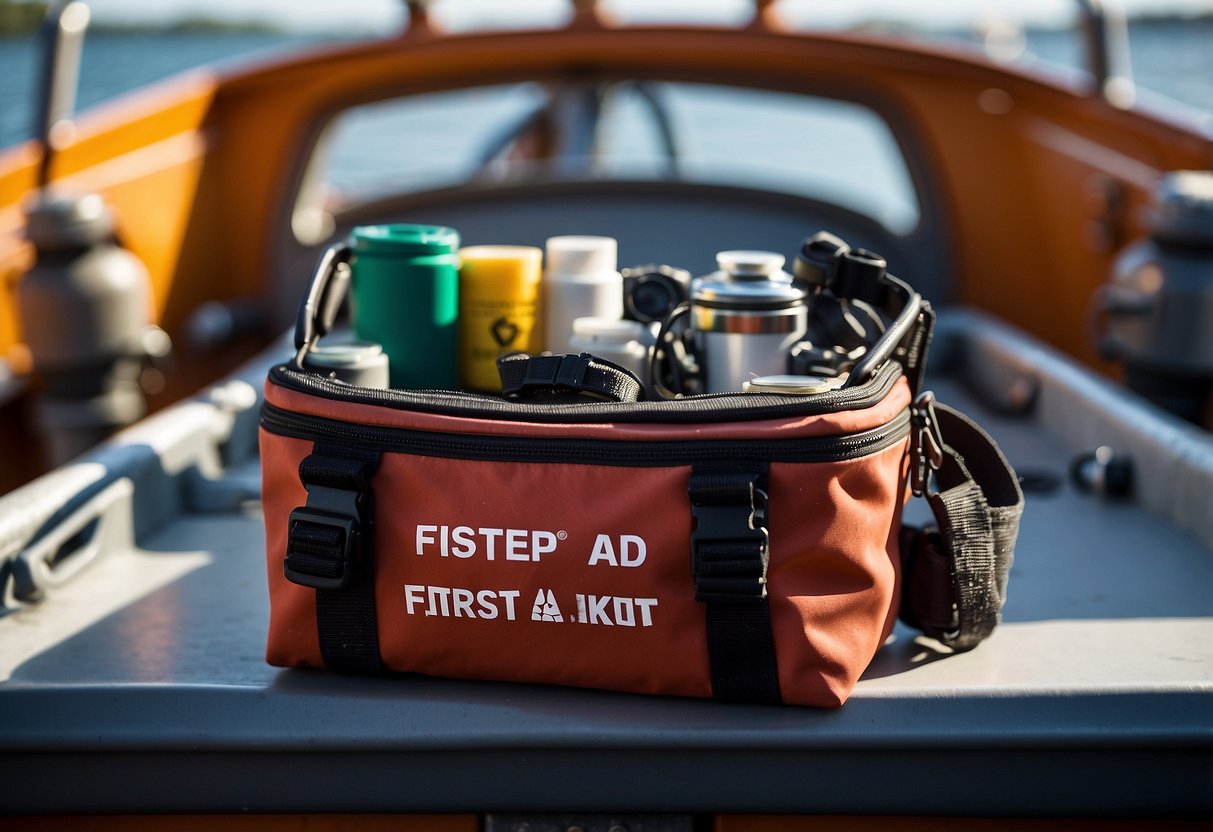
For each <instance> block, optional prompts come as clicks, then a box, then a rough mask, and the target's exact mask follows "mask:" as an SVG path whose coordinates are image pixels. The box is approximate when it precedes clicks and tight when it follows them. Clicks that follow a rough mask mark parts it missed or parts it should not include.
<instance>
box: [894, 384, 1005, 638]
mask: <svg viewBox="0 0 1213 832" xmlns="http://www.w3.org/2000/svg"><path fill="white" fill-rule="evenodd" d="M911 443H912V444H911V460H910V464H911V487H912V488H913V490H914V493H915V494H916V495H919V496H922V495H925V496H926V498H927V503H928V504H929V505H930V506H931V511H932V513H933V514H934V516H935V521H936V523H937V524H938V528H937V529H935V530H922V529H913V528H909V527H907V528H906V529H905V530H903V532H902V539H901V560H902V603H901V613H900V617H901V620H902V621H904V622H905V623H907V624H909V625H910V626H912V627H916V628H918V629H920V630H922V631H923V632H924V633H925V634H927V635H928V636H931V637H932V638H935V639H937V640H939V641H940V642H942V643H943V644H945V645H947V646H948V647H951V648H953V649H954V650H970V649H972V648H973V647H976V646H977V645H978V644H979V643H980V642H981V641H982V640H983V639H985V638H986V637H987V636H988V635H989V634H990V633H991V632H992V631H993V630H994V628H995V626H997V624H998V622H999V620H1000V619H1001V614H1002V607H1003V603H1004V602H1005V601H1006V591H1007V577H1008V575H1009V573H1010V570H1011V561H1012V559H1013V555H1014V550H1015V538H1016V537H1017V535H1018V534H1019V520H1020V517H1021V515H1022V514H1023V492H1022V491H1021V490H1020V487H1019V481H1018V479H1017V478H1016V476H1015V471H1014V470H1013V469H1012V468H1011V465H1010V463H1008V462H1007V460H1006V458H1005V457H1004V456H1003V455H1002V452H1001V451H1000V450H999V449H998V445H997V444H996V443H995V442H994V440H993V439H992V438H991V437H990V436H989V435H988V434H987V433H986V432H985V431H983V430H982V429H981V428H980V427H978V426H977V424H976V423H975V422H973V421H972V420H971V419H969V418H968V417H967V416H965V415H964V414H963V413H961V412H959V411H957V410H954V409H952V408H950V407H946V406H944V405H942V404H937V403H936V402H935V401H934V397H933V396H932V395H931V394H930V393H924V394H923V395H921V396H919V398H918V401H917V402H916V403H915V406H914V432H913V433H912V435H911ZM932 471H934V474H935V480H936V484H937V490H932V489H930V488H929V487H928V479H929V476H930V473H931V472H932Z"/></svg>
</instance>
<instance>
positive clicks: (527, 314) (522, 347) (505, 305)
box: [459, 246, 543, 392]
mask: <svg viewBox="0 0 1213 832" xmlns="http://www.w3.org/2000/svg"><path fill="white" fill-rule="evenodd" d="M459 255H460V259H461V260H462V265H461V266H460V268H459V379H460V381H461V383H462V384H463V386H464V387H465V388H467V389H470V390H482V391H484V392H499V391H500V390H501V379H500V377H499V376H498V375H497V358H498V357H499V356H501V355H504V354H505V353H508V352H519V351H521V352H528V353H538V352H540V351H541V350H542V349H543V344H542V341H541V338H542V330H541V328H540V326H539V291H540V286H539V280H540V276H541V275H542V273H543V252H542V251H541V250H540V249H538V248H534V247H532V246H467V247H466V248H464V249H461V250H460V252H459Z"/></svg>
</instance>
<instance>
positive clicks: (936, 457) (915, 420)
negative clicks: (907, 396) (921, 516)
mask: <svg viewBox="0 0 1213 832" xmlns="http://www.w3.org/2000/svg"><path fill="white" fill-rule="evenodd" d="M910 424H911V425H912V426H913V430H912V432H911V434H910V455H911V461H910V490H911V491H912V492H913V493H914V496H915V497H921V496H922V495H923V494H924V493H926V490H927V484H928V482H929V480H930V477H931V471H938V470H939V469H940V467H941V466H942V465H943V454H944V451H943V448H944V445H943V434H942V433H941V432H940V429H939V418H938V417H937V416H936V414H935V394H934V393H933V392H931V391H930V390H924V391H923V392H922V393H920V394H919V396H918V398H917V399H915V400H914V404H913V405H912V406H911V408H910Z"/></svg>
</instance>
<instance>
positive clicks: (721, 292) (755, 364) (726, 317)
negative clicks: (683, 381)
mask: <svg viewBox="0 0 1213 832" xmlns="http://www.w3.org/2000/svg"><path fill="white" fill-rule="evenodd" d="M783 263H784V257H783V255H782V254H777V253H775V252H771V251H722V252H720V253H719V254H717V255H716V264H717V266H718V267H719V270H718V271H715V272H713V273H712V274H709V275H705V276H703V277H700V278H697V279H696V280H695V281H694V282H693V283H692V285H691V328H692V329H693V330H694V339H695V345H696V349H697V351H698V352H699V356H700V360H701V362H702V364H703V366H704V388H705V390H706V392H708V393H727V392H734V391H740V390H741V389H742V385H743V384H744V383H745V382H746V381H747V380H749V379H751V378H754V377H755V376H770V375H779V374H781V373H786V372H787V363H788V352H789V351H790V350H791V348H792V346H793V345H794V344H796V343H797V342H798V341H799V340H800V339H801V338H802V337H803V336H804V333H805V330H806V329H807V326H808V307H807V305H806V303H805V299H806V297H807V296H808V292H807V290H806V289H804V288H803V287H801V286H800V285H799V284H796V283H793V282H792V276H791V275H790V274H788V273H787V272H785V271H783Z"/></svg>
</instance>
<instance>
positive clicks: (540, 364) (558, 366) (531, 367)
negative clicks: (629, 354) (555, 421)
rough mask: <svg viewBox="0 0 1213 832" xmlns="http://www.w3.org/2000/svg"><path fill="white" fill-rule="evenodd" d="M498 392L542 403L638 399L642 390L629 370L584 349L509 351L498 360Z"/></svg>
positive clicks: (638, 381)
mask: <svg viewBox="0 0 1213 832" xmlns="http://www.w3.org/2000/svg"><path fill="white" fill-rule="evenodd" d="M497 373H498V375H500V376H501V393H502V395H504V396H506V397H513V398H524V399H536V400H541V401H544V402H552V401H560V400H565V399H567V400H569V401H584V400H585V399H586V398H594V399H600V400H606V401H614V402H634V401H638V400H639V399H640V397H641V395H642V393H643V392H644V388H643V387H642V386H641V384H640V380H639V379H638V378H636V376H635V375H633V374H632V373H631V372H630V371H629V370H627V369H625V368H623V367H620V366H619V365H618V364H615V363H614V362H611V361H607V360H605V359H603V358H599V357H597V356H594V355H590V354H589V353H587V352H583V353H581V354H580V355H572V354H569V355H527V354H526V353H511V354H509V355H504V356H502V357H501V358H499V359H497Z"/></svg>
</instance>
